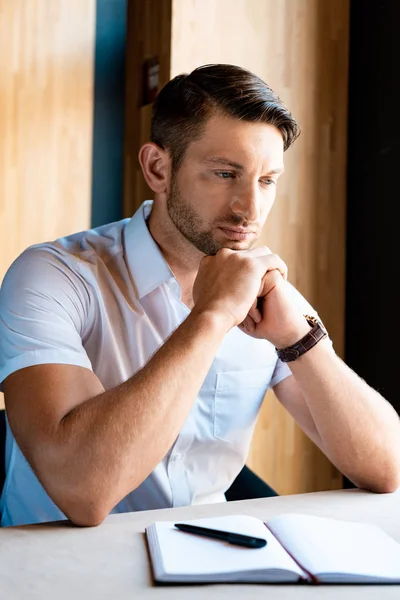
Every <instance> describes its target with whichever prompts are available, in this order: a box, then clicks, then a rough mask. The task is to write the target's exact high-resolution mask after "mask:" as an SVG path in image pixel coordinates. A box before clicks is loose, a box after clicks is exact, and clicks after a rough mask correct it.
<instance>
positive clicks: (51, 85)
mask: <svg viewBox="0 0 400 600" xmlns="http://www.w3.org/2000/svg"><path fill="white" fill-rule="evenodd" d="M94 36H95V0H29V1H27V0H0V282H1V280H2V279H3V276H4V274H5V272H6V270H7V268H8V266H9V265H10V263H11V262H12V261H13V260H14V258H16V256H17V255H18V254H19V253H20V252H21V251H22V250H23V249H24V248H26V247H27V246H29V245H31V244H33V243H37V242H41V241H44V240H47V239H54V238H56V237H59V236H61V235H65V234H68V233H71V232H73V231H78V230H80V229H85V228H87V227H88V226H89V223H90V205H91V172H92V168H91V154H92V114H93V54H94Z"/></svg>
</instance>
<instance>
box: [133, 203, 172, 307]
mask: <svg viewBox="0 0 400 600" xmlns="http://www.w3.org/2000/svg"><path fill="white" fill-rule="evenodd" d="M152 207H153V201H152V200H146V201H145V202H143V204H142V205H141V206H140V207H139V208H138V210H137V211H136V212H135V214H134V215H133V217H132V218H131V219H130V221H129V222H128V224H127V225H126V227H125V234H124V236H125V252H126V260H127V263H128V267H129V270H130V272H131V275H132V278H133V280H134V283H135V286H136V289H137V292H138V297H139V299H141V298H143V297H144V296H146V295H147V294H149V293H150V292H152V291H153V290H155V289H156V288H157V287H159V286H160V285H161V284H162V283H165V282H166V281H168V280H169V279H171V277H174V275H173V273H172V271H171V269H170V268H169V266H168V263H167V262H166V260H165V258H164V256H163V255H162V253H161V251H160V249H159V247H158V246H157V244H156V242H155V241H154V239H153V237H152V236H151V233H150V231H149V229H148V227H147V223H146V219H147V217H148V216H149V214H150V213H151V209H152Z"/></svg>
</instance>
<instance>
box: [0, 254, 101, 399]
mask: <svg viewBox="0 0 400 600" xmlns="http://www.w3.org/2000/svg"><path fill="white" fill-rule="evenodd" d="M89 310H90V301H89V295H88V292H87V289H86V288H85V285H84V280H83V278H82V277H81V276H80V275H79V274H78V273H77V272H74V269H73V266H72V267H71V264H68V258H67V256H65V255H64V254H63V253H62V252H61V251H60V250H58V249H57V248H54V247H50V246H48V247H46V246H43V245H41V246H33V247H32V248H29V249H28V250H26V251H25V252H23V253H22V254H21V255H20V256H19V257H18V258H17V260H16V261H15V262H14V263H13V264H12V265H11V267H10V268H9V270H8V272H7V274H6V276H5V278H4V281H3V283H2V286H1V289H0V390H2V385H3V382H4V380H5V379H6V377H8V375H10V374H11V373H14V372H15V371H18V370H19V369H23V368H25V367H30V366H34V365H39V364H46V363H58V364H71V365H77V366H82V367H86V368H88V369H92V366H91V363H90V360H89V357H88V356H87V354H86V352H85V350H84V348H83V344H82V335H83V332H84V330H85V327H86V325H87V321H88V318H89Z"/></svg>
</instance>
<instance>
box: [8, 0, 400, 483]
mask: <svg viewBox="0 0 400 600" xmlns="http://www.w3.org/2000/svg"><path fill="white" fill-rule="evenodd" d="M399 19H400V2H394V1H391V0H375V1H374V2H372V1H369V0H0V281H1V279H2V278H3V276H4V274H5V272H6V270H7V268H8V267H9V265H10V264H11V262H12V261H13V260H14V259H15V258H16V256H17V255H18V254H19V253H20V252H21V251H22V250H23V249H24V248H26V247H27V246H29V245H31V244H34V243H37V242H42V241H45V240H52V239H55V238H57V237H59V236H62V235H66V234H69V233H72V232H75V231H79V230H83V229H87V228H88V227H90V226H93V227H96V226H98V225H101V224H103V223H106V222H111V221H115V220H118V219H121V218H123V217H127V216H131V215H132V214H133V213H134V211H135V210H136V208H137V207H138V206H139V205H140V204H141V202H142V201H143V200H145V199H147V198H150V197H151V194H150V192H149V190H148V189H147V188H146V185H145V184H144V181H143V178H142V176H141V173H140V169H139V165H138V161H137V152H138V149H139V147H140V145H141V143H142V142H143V141H145V140H146V139H147V136H148V132H149V124H150V117H151V108H152V101H153V99H154V96H155V94H156V93H157V90H158V89H160V87H162V86H163V85H164V84H165V83H166V82H167V81H168V80H169V79H170V78H171V77H174V76H175V75H177V74H179V73H182V72H188V71H190V70H192V69H194V68H195V67H197V66H199V65H201V64H206V63H216V62H225V63H234V64H237V65H240V66H243V67H246V68H248V69H250V70H251V71H253V72H254V73H256V74H257V75H259V76H260V77H262V78H263V79H264V80H265V81H266V82H267V83H268V84H269V85H270V86H271V87H272V88H273V89H274V90H275V91H276V92H278V94H279V95H280V96H281V98H282V100H283V101H284V102H285V104H287V106H288V107H289V108H290V110H291V111H292V113H293V114H294V116H295V117H296V118H297V120H298V121H299V122H300V125H301V128H302V134H301V136H300V138H299V139H298V141H296V143H295V144H294V146H293V147H292V148H291V149H289V151H288V152H287V154H286V159H285V161H286V173H285V175H284V177H283V178H282V179H281V181H280V187H279V189H278V196H277V201H276V204H275V206H274V208H273V210H272V213H271V216H270V218H269V220H268V223H267V225H266V227H265V231H264V233H263V237H262V240H261V243H265V244H268V246H269V247H271V248H273V249H274V251H275V252H277V253H278V254H280V255H281V256H282V258H283V259H284V260H285V261H286V262H287V264H288V266H289V275H290V280H291V282H292V283H293V284H294V285H295V286H296V287H297V288H298V289H299V290H300V291H301V292H302V293H303V295H305V296H306V298H307V299H308V300H309V301H310V302H311V303H312V304H313V305H314V306H315V308H316V309H317V310H318V312H319V314H320V315H321V317H322V319H323V321H324V323H325V325H326V327H327V328H328V330H329V332H330V335H331V337H332V339H333V342H334V346H335V348H336V351H337V353H338V354H339V355H340V356H341V357H342V358H344V359H345V360H346V361H347V362H348V364H349V365H350V366H351V367H353V368H354V369H355V370H356V371H357V372H358V373H359V374H360V375H361V376H362V377H363V378H365V379H366V380H367V381H368V383H370V384H371V385H372V386H374V387H375V388H377V389H379V390H380V391H381V392H382V393H383V394H384V395H385V396H386V397H387V399H388V400H389V401H390V402H392V404H393V405H394V406H395V408H396V409H399V407H400V402H399V400H398V398H397V377H396V374H397V355H396V350H395V348H396V345H397V339H396V334H397V332H398V330H399V327H398V326H397V320H396V308H397V298H398V296H397V292H396V290H395V286H396V270H395V269H396V267H395V264H396V259H397V244H396V240H397V222H396V218H395V215H396V213H397V211H394V210H393V208H394V206H395V204H396V201H397V195H398V185H397V178H396V175H397V169H398V166H397V163H398V160H399V159H400V147H399V135H398V134H399V131H398V130H399V128H400V125H399V123H400V121H399V119H398V117H397V110H396V109H397V104H398V101H399V100H400V90H399V81H398V75H397V69H398V67H397V64H398V61H397V59H398V58H399V53H400V52H399V50H400V45H399V40H398V34H397V32H396V26H397V25H396V24H397V23H398V22H399ZM395 303H396V304H395ZM0 403H1V401H0ZM248 465H249V466H250V467H252V468H253V469H254V471H255V472H256V473H257V474H258V475H260V476H261V477H262V478H264V479H265V480H267V481H268V483H269V484H270V485H271V486H272V487H274V488H275V489H276V490H277V491H278V492H279V493H280V494H289V493H300V492H309V491H318V490H325V489H335V488H340V487H342V486H346V485H348V482H346V481H343V479H342V476H341V475H340V473H338V472H337V471H336V469H335V468H334V467H333V466H332V465H331V464H330V463H329V461H327V459H326V458H325V457H324V456H323V455H322V454H321V452H319V450H318V449H317V448H316V447H315V446H314V445H313V444H312V443H311V442H310V441H309V440H308V438H306V436H304V435H303V433H302V432H301V431H300V430H299V428H298V427H297V426H296V425H295V423H294V422H293V419H292V418H291V417H290V416H289V415H288V414H287V413H286V412H285V411H284V409H282V407H280V405H279V404H278V403H277V402H276V399H275V397H274V396H273V394H272V393H268V394H267V397H266V400H265V403H264V406H263V409H262V412H261V415H260V418H259V421H258V424H257V428H256V432H255V437H254V440H253V444H252V448H251V452H250V455H249V459H248Z"/></svg>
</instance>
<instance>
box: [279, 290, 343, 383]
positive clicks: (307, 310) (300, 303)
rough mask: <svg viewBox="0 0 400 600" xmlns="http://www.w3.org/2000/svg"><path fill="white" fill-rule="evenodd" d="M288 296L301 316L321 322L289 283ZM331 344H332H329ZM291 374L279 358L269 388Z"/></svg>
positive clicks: (314, 311) (309, 305)
mask: <svg viewBox="0 0 400 600" xmlns="http://www.w3.org/2000/svg"><path fill="white" fill-rule="evenodd" d="M289 289H290V295H291V297H292V300H293V302H294V303H295V304H296V305H297V306H298V307H299V308H300V310H301V311H302V313H303V315H310V316H311V317H315V318H317V319H319V320H320V321H321V318H320V317H319V315H318V313H317V311H316V310H315V309H314V308H313V307H312V306H311V304H310V303H309V302H307V300H306V299H305V298H304V297H303V296H302V295H301V294H300V292H299V291H298V290H297V289H296V288H295V287H294V286H293V285H291V284H290V283H289ZM331 343H332V342H331ZM291 374H292V371H291V370H290V367H289V365H288V363H284V362H282V361H281V360H280V359H279V358H278V360H277V361H276V365H275V370H274V372H273V374H272V378H271V381H270V384H269V387H270V388H274V387H275V386H276V385H278V383H280V382H281V381H283V380H284V379H286V377H289V375H291Z"/></svg>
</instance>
